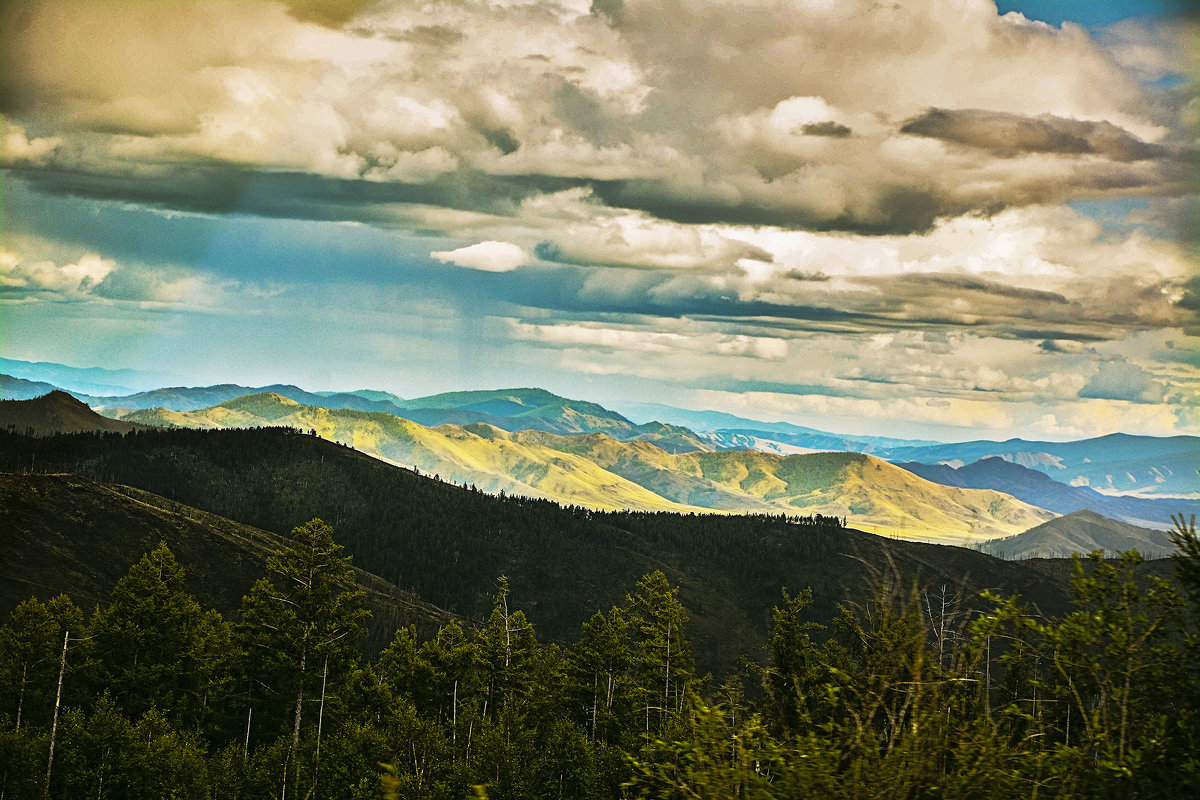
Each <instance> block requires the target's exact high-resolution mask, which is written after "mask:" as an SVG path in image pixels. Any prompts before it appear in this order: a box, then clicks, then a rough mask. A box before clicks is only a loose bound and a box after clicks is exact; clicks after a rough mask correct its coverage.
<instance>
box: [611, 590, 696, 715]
mask: <svg viewBox="0 0 1200 800" xmlns="http://www.w3.org/2000/svg"><path fill="white" fill-rule="evenodd" d="M678 595H679V590H678V589H677V588H672V587H671V585H670V584H669V583H668V582H667V577H666V576H665V575H663V574H662V572H661V571H657V570H656V571H655V572H652V573H650V574H649V575H646V576H645V577H643V578H642V579H641V580H640V581H638V584H637V587H636V588H635V589H634V591H633V593H632V594H630V595H628V596H627V597H626V598H625V604H626V614H627V616H628V619H629V626H630V631H631V632H632V635H633V640H634V647H633V671H634V674H635V676H636V680H637V682H638V686H639V688H640V689H641V691H642V694H643V710H644V712H645V731H646V733H650V732H651V731H652V730H653V731H661V730H662V729H663V728H664V726H665V725H666V722H667V720H668V719H669V718H670V717H671V716H672V715H675V714H678V713H679V712H680V711H682V710H683V707H684V701H685V700H686V698H687V693H688V690H689V689H690V688H691V683H692V680H693V678H694V677H695V674H696V665H695V662H694V660H693V659H692V646H691V643H689V642H688V640H687V638H685V636H684V634H683V629H684V626H685V625H686V624H687V612H686V611H685V610H684V608H683V604H682V603H680V602H679V596H678Z"/></svg>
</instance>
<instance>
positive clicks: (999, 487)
mask: <svg viewBox="0 0 1200 800" xmlns="http://www.w3.org/2000/svg"><path fill="white" fill-rule="evenodd" d="M897 466H899V467H902V468H904V469H906V470H908V471H909V472H912V473H914V474H915V475H919V476H920V477H922V478H925V479H926V480H928V481H933V482H934V483H940V484H942V485H944V486H957V487H960V488H964V489H995V490H996V491H999V492H1005V493H1006V494H1011V495H1012V496H1013V497H1016V498H1017V499H1019V500H1024V501H1025V502H1026V503H1029V504H1030V505H1035V506H1038V507H1040V508H1044V509H1046V510H1047V511H1053V512H1054V513H1056V514H1071V513H1074V512H1076V511H1085V510H1086V511H1094V512H1096V513H1097V514H1101V515H1103V516H1105V517H1109V518H1112V519H1117V520H1120V521H1122V522H1127V523H1129V524H1131V525H1138V526H1141V527H1143V528H1154V529H1158V530H1165V529H1167V528H1170V527H1171V515H1172V514H1185V515H1190V514H1197V513H1200V500H1183V499H1170V498H1145V497H1114V496H1111V495H1105V494H1101V493H1100V492H1097V491H1095V490H1094V489H1089V488H1087V487H1084V486H1069V485H1067V484H1065V483H1061V482H1059V481H1056V480H1054V479H1053V478H1051V477H1050V476H1048V475H1046V474H1044V473H1041V472H1038V471H1037V470H1033V469H1030V468H1028V467H1023V466H1021V465H1020V464H1014V463H1012V462H1010V461H1005V460H1004V459H1002V458H997V457H995V456H993V457H990V458H985V459H981V460H979V461H976V462H975V463H973V464H968V465H966V466H963V467H959V468H957V469H956V468H954V467H950V466H947V465H945V464H922V463H919V462H912V461H910V462H900V463H898V464H897Z"/></svg>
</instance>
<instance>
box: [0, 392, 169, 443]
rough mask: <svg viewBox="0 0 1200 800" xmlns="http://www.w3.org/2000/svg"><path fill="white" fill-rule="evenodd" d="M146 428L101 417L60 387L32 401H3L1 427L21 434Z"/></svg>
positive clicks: (123, 431) (124, 431)
mask: <svg viewBox="0 0 1200 800" xmlns="http://www.w3.org/2000/svg"><path fill="white" fill-rule="evenodd" d="M145 427H146V426H145V425H141V424H138V423H135V422H124V421H121V420H115V419H109V418H108V417H104V416H101V415H99V414H97V413H96V412H95V411H92V409H91V408H89V407H88V406H87V405H86V404H85V403H82V402H80V401H79V400H76V399H75V398H74V397H72V396H71V395H69V394H67V393H66V392H60V391H58V390H55V391H52V392H50V393H49V394H45V395H42V396H40V397H36V398H33V399H30V400H0V428H7V429H9V430H13V431H17V432H18V433H31V434H33V435H35V436H49V435H51V434H55V433H79V432H82V431H106V432H109V433H128V432H129V431H135V430H140V429H142V428H145Z"/></svg>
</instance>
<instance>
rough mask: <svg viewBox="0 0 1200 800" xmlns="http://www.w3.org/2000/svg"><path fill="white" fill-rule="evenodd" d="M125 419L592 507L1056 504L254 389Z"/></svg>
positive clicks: (957, 517)
mask: <svg viewBox="0 0 1200 800" xmlns="http://www.w3.org/2000/svg"><path fill="white" fill-rule="evenodd" d="M126 419H129V420H136V421H138V422H147V423H152V424H173V425H179V426H182V427H218V428H225V427H250V426H254V425H288V426H292V427H295V428H300V429H302V430H310V429H312V430H316V432H317V434H318V435H320V436H322V437H324V438H326V439H331V440H333V441H337V442H341V443H344V444H348V445H351V446H353V447H354V448H356V449H358V450H362V451H363V452H367V453H370V454H372V455H376V456H379V457H381V458H385V459H387V460H389V461H392V462H394V463H397V464H401V465H404V466H411V467H416V468H417V469H420V470H421V471H423V472H427V473H432V474H435V475H437V476H439V477H441V478H442V479H443V480H450V481H454V482H456V483H469V484H474V485H475V486H476V487H478V488H480V489H483V490H485V491H490V492H498V491H501V490H503V491H506V492H510V493H517V494H525V495H531V496H535V497H545V498H548V499H551V500H556V501H558V502H561V503H567V504H575V505H583V506H588V507H591V508H596V509H635V510H645V511H713V512H759V513H780V512H786V513H789V514H811V513H819V514H827V515H831V516H839V517H846V518H847V521H848V523H849V524H850V525H851V526H852V527H857V528H861V529H864V530H867V531H870V532H873V533H880V534H884V535H894V536H900V537H902V538H906V539H918V540H926V541H942V542H949V543H954V544H962V543H969V542H976V541H983V540H986V539H992V538H996V537H1000V536H1010V535H1013V534H1015V533H1019V532H1021V531H1024V530H1027V529H1028V528H1030V527H1033V526H1035V525H1039V524H1041V523H1043V522H1046V521H1047V520H1049V519H1052V518H1053V517H1054V516H1055V515H1054V514H1052V513H1050V512H1048V511H1045V510H1043V509H1039V508H1036V507H1034V506H1030V505H1028V504H1026V503H1022V502H1021V501H1019V500H1016V499H1015V498H1013V497H1011V496H1009V495H1006V494H1003V493H1001V492H995V491H991V490H984V489H960V488H956V487H950V486H942V485H940V484H936V483H932V482H930V481H927V480H924V479H923V478H920V477H918V476H916V475H913V474H912V473H910V472H908V471H906V470H903V469H900V468H899V467H895V466H892V465H891V464H889V463H887V462H885V461H881V460H879V459H877V458H874V457H872V456H867V455H862V454H859V453H812V454H803V455H789V456H784V455H780V454H776V453H763V452H759V451H752V450H725V451H718V452H690V453H682V454H671V453H668V452H666V451H665V450H663V449H662V448H660V447H658V446H656V445H654V444H652V443H650V442H644V441H631V442H619V441H617V440H615V439H613V438H612V437H611V436H608V435H607V434H604V433H591V434H585V435H574V436H564V435H558V434H551V433H545V432H542V431H532V430H529V431H519V432H516V433H509V432H507V431H504V430H501V429H499V428H496V427H493V426H491V425H486V424H483V423H475V424H470V425H441V426H438V427H436V428H427V427H424V426H421V425H418V424H417V423H415V422H410V421H409V420H405V419H402V418H400V417H395V416H392V415H390V414H384V413H379V412H364V411H349V410H330V409H324V408H316V407H312V406H304V405H301V404H299V403H296V402H295V401H292V400H288V399H287V398H284V397H281V396H279V395H272V394H259V395H247V396H245V397H240V398H237V399H236V400H231V401H229V402H227V403H225V404H223V405H221V406H215V407H213V408H208V409H203V410H201V411H195V412H188V413H183V412H161V411H160V410H151V411H145V412H136V413H135V414H131V415H129V416H128V417H126Z"/></svg>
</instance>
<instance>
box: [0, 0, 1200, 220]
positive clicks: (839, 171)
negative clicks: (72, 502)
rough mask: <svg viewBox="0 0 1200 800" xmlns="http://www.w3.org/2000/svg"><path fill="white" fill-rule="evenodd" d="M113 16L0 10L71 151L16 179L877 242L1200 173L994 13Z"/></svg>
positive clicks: (780, 8) (1130, 94) (361, 9)
mask: <svg viewBox="0 0 1200 800" xmlns="http://www.w3.org/2000/svg"><path fill="white" fill-rule="evenodd" d="M121 2H127V3H132V5H131V6H130V7H129V9H127V12H128V13H117V12H115V11H114V4H112V3H108V4H105V5H104V6H103V7H98V6H94V5H93V4H86V3H76V2H71V1H70V0H46V2H41V3H37V4H9V5H8V6H7V7H6V9H5V11H4V12H3V15H2V16H0V28H2V30H3V32H4V35H5V41H6V43H7V44H6V48H5V51H4V54H3V56H0V58H2V59H3V61H2V64H0V66H2V67H3V69H2V70H0V75H2V77H0V90H3V91H0V95H3V96H4V97H5V98H7V101H6V105H5V108H4V109H3V110H5V112H6V113H8V114H9V115H10V116H14V117H16V118H18V119H20V120H31V121H32V120H36V121H37V122H38V125H39V130H40V129H45V130H48V131H51V132H52V135H53V136H55V137H62V139H63V142H62V146H60V147H58V148H56V149H55V151H54V154H53V157H52V158H49V160H48V163H47V164H46V169H43V170H41V171H37V172H36V173H34V174H32V175H30V178H31V179H32V180H44V181H46V182H47V185H49V186H53V187H54V188H57V189H59V190H62V191H74V192H108V193H110V194H112V195H116V196H125V197H128V198H131V199H137V200H149V201H153V202H160V203H164V204H172V203H185V202H188V200H187V199H186V198H189V197H191V198H194V199H192V200H191V202H192V203H195V204H199V205H203V204H205V203H207V204H208V205H209V206H210V207H211V206H215V207H220V206H221V202H222V201H220V200H219V199H218V198H213V197H209V198H208V199H205V197H204V195H206V194H212V193H221V192H228V191H237V190H238V189H237V187H238V186H240V185H241V181H242V180H244V179H245V173H246V171H247V170H250V171H260V170H266V171H268V173H266V174H269V173H271V172H274V171H278V170H292V171H295V172H296V173H297V174H298V175H306V176H314V177H318V176H319V177H320V178H324V179H336V180H341V181H350V182H355V183H361V182H364V181H370V182H378V183H385V184H389V185H391V186H393V190H392V191H391V192H390V193H386V192H382V193H381V192H378V191H376V192H362V193H360V192H359V191H358V190H357V189H352V188H350V187H343V188H342V189H341V190H340V191H338V192H337V194H336V195H335V198H336V199H334V198H330V196H329V193H328V192H325V193H324V195H323V196H324V198H325V202H320V198H322V192H321V191H320V190H319V189H317V188H313V189H311V190H310V194H311V195H312V196H313V197H314V198H315V199H314V202H312V203H294V204H292V205H290V206H289V207H287V208H286V209H283V208H279V207H278V206H279V204H278V202H277V201H272V200H271V198H270V196H269V195H268V194H266V193H263V194H261V195H255V194H251V195H250V196H248V197H242V206H241V207H242V208H243V210H248V211H250V212H251V213H253V212H254V211H256V210H257V209H256V207H255V206H256V204H258V203H261V204H263V205H264V206H265V207H266V208H265V213H276V214H291V215H301V216H302V215H314V216H317V218H325V216H333V217H342V218H352V219H364V221H372V222H376V221H378V220H377V216H378V213H377V210H375V209H374V208H372V206H374V205H375V204H376V203H377V202H379V199H380V198H381V197H386V198H387V200H388V201H389V202H393V203H414V202H421V203H428V204H432V205H447V206H450V207H453V208H472V209H479V208H483V209H497V210H499V209H507V210H508V211H511V209H512V203H513V202H514V199H515V201H516V202H519V201H520V200H521V199H522V198H524V197H529V196H535V195H538V194H541V193H543V192H546V191H560V190H562V189H567V188H570V187H572V186H583V187H587V188H589V189H590V190H591V191H593V192H594V196H595V197H596V198H598V199H600V200H601V201H603V203H605V204H607V205H609V206H611V207H614V208H622V209H627V210H633V211H641V212H645V213H647V214H650V215H652V216H654V217H658V218H660V219H666V220H672V221H675V222H680V223H685V224H695V223H704V222H710V223H745V224H773V225H779V226H786V227H800V228H807V229H811V230H851V231H860V232H865V233H872V234H879V233H887V232H896V231H899V232H905V231H919V230H926V229H928V228H929V227H930V226H932V225H933V224H934V222H935V220H937V219H938V218H939V217H943V216H953V215H958V214H962V213H967V212H971V211H978V210H984V211H989V212H990V211H994V210H995V209H997V208H999V207H1004V206H1009V205H1026V204H1030V203H1042V202H1053V201H1058V200H1063V199H1071V198H1074V197H1080V196H1087V197H1095V196H1098V195H1113V194H1129V193H1140V194H1155V193H1164V192H1167V193H1170V192H1174V193H1180V192H1185V191H1187V188H1188V186H1190V183H1189V181H1191V180H1192V178H1194V169H1192V168H1190V167H1189V166H1187V164H1186V163H1183V164H1181V162H1180V161H1179V159H1177V158H1176V157H1175V156H1174V155H1173V153H1175V152H1176V150H1175V149H1173V148H1174V147H1175V146H1174V145H1172V146H1167V145H1166V144H1163V143H1162V142H1163V141H1166V140H1171V139H1172V137H1174V138H1175V139H1176V140H1178V138H1179V137H1178V136H1177V129H1178V128H1179V126H1180V124H1181V123H1180V117H1179V109H1178V108H1177V107H1175V106H1174V105H1172V103H1173V102H1174V101H1169V100H1167V99H1164V98H1162V97H1159V96H1158V95H1155V94H1154V93H1153V92H1152V91H1151V90H1150V89H1148V88H1146V87H1145V86H1144V85H1143V84H1141V83H1139V81H1138V80H1137V73H1136V72H1135V71H1133V68H1132V67H1130V69H1129V70H1124V69H1122V68H1121V66H1120V65H1119V64H1118V63H1117V62H1116V61H1115V60H1114V58H1113V57H1112V52H1113V50H1112V49H1111V47H1115V45H1111V46H1110V49H1107V50H1106V49H1105V47H1104V46H1102V45H1101V44H1100V43H1098V42H1096V41H1094V40H1093V39H1091V38H1090V37H1089V36H1088V35H1087V34H1086V32H1084V30H1083V29H1081V28H1078V27H1075V26H1065V27H1063V28H1053V27H1050V26H1047V25H1042V24H1040V23H1034V22H1031V21H1029V20H1026V19H1025V18H1024V17H1021V16H1020V15H1015V14H1009V15H1006V16H1004V17H999V16H997V15H996V13H995V7H994V5H993V4H992V3H990V2H988V1H987V0H962V2H961V3H959V4H958V6H957V8H958V11H959V13H957V14H953V15H949V14H946V13H944V11H945V7H944V4H943V3H941V2H934V0H924V1H923V2H907V3H903V4H893V5H891V6H888V5H881V4H876V3H870V2H866V0H862V2H847V3H839V4H834V5H823V4H778V3H764V2H758V0H742V1H741V2H736V3H731V2H726V1H725V0H722V1H721V2H716V0H698V2H693V3H687V4H684V5H679V4H674V3H666V0H631V2H628V3H624V4H617V5H614V6H612V7H611V8H610V7H607V6H601V7H595V8H592V7H591V5H590V4H588V3H583V2H566V0H561V1H559V0H545V2H522V3H503V4H500V3H485V2H463V3H451V2H435V3H429V4H420V5H416V4H408V3H403V4H391V3H364V2H358V1H357V0H292V2H290V3H289V4H288V5H286V6H285V5H281V4H273V3H235V2H224V0H204V2H197V3H188V4H185V5H183V6H179V5H178V4H173V3H145V2H134V0H117V3H118V4H119V3H121ZM135 7H136V13H135ZM618 8H619V11H618V10H617V9H618ZM64 31H70V32H78V34H79V35H63V32H64ZM85 32H86V34H87V35H86V41H85V37H84V36H83V34H84V33H85ZM697 43H702V46H698V45H697ZM1143 60H1144V59H1143ZM1126 61H1127V62H1128V63H1130V64H1132V63H1133V62H1132V61H1130V60H1129V59H1126ZM898 75H902V76H904V80H896V76H898ZM1031 76H1033V77H1031ZM929 109H933V110H929ZM45 155H47V156H49V155H50V154H45ZM131 163H133V164H139V165H142V167H141V169H135V170H132V171H131V170H130V169H129V165H130V164H131ZM52 171H53V174H52ZM131 172H132V174H131ZM148 176H150V177H152V179H147V177H148ZM231 184H232V188H231ZM167 185H173V186H174V188H173V189H172V190H170V191H165V190H164V187H166V186H167ZM506 204H507V205H506ZM322 215H324V216H322Z"/></svg>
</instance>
